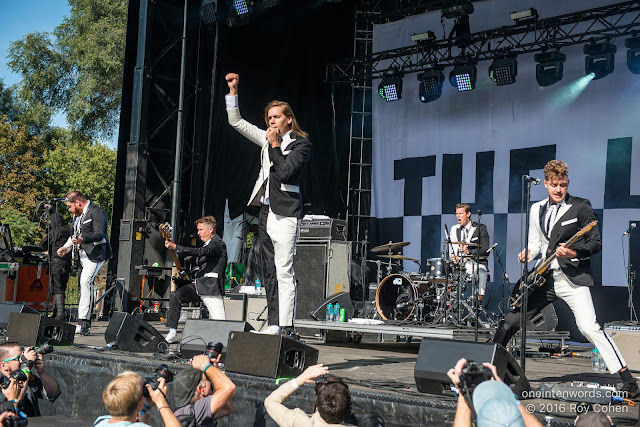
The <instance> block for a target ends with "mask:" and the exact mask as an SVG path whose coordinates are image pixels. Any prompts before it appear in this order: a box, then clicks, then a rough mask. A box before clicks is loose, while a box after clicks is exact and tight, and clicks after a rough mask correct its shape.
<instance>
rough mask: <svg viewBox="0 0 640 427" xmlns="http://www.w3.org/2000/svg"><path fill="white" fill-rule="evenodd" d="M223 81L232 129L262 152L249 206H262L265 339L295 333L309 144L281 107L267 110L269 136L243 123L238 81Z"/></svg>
mask: <svg viewBox="0 0 640 427" xmlns="http://www.w3.org/2000/svg"><path fill="white" fill-rule="evenodd" d="M225 78H226V80H227V84H228V86H229V94H228V95H227V96H226V98H225V102H226V106H227V116H228V119H229V124H230V125H231V126H232V127H233V128H234V129H235V130H237V131H238V132H239V133H240V134H242V135H243V136H244V137H246V138H247V139H249V140H250V141H251V142H253V143H254V144H256V145H258V146H259V147H260V173H259V174H258V179H257V180H256V182H255V185H254V187H253V191H252V192H251V197H250V198H249V202H248V204H249V205H256V206H260V231H259V237H258V238H259V242H260V247H261V249H262V264H263V269H264V270H263V271H264V273H263V274H264V277H263V278H262V279H263V282H264V284H265V289H266V293H267V306H268V310H269V327H268V328H266V329H265V330H264V331H262V333H266V334H271V335H275V334H278V333H279V332H280V330H281V329H284V331H285V332H286V333H291V332H292V328H293V319H294V305H295V297H296V283H295V278H294V272H293V252H294V248H295V244H296V239H297V235H298V230H299V226H300V218H301V217H302V195H301V194H300V181H301V179H302V172H303V170H304V167H305V165H306V164H307V162H308V161H309V158H310V156H311V142H310V141H309V139H308V138H307V134H306V133H305V132H304V131H303V130H302V129H300V126H299V125H298V122H297V121H296V117H295V116H294V114H293V111H292V110H291V107H290V106H289V104H287V103H286V102H283V101H271V102H270V103H268V104H267V106H266V107H265V109H264V121H265V123H266V126H267V130H263V129H261V128H259V127H257V126H255V125H253V124H251V123H249V122H247V121H246V120H244V119H243V118H242V116H241V115H240V109H239V108H238V86H239V82H240V76H238V74H235V73H230V74H227V75H226V77H225Z"/></svg>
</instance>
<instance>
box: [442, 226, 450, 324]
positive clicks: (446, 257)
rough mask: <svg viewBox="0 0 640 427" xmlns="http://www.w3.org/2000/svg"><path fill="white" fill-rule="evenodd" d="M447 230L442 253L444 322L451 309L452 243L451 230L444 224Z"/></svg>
mask: <svg viewBox="0 0 640 427" xmlns="http://www.w3.org/2000/svg"><path fill="white" fill-rule="evenodd" d="M444 231H445V239H444V250H443V253H442V268H443V269H445V268H446V270H445V273H444V322H443V323H447V320H448V319H449V313H448V311H449V309H448V308H447V301H449V260H450V258H449V243H451V239H449V232H448V231H447V224H445V225H444Z"/></svg>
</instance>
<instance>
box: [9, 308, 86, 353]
mask: <svg viewBox="0 0 640 427" xmlns="http://www.w3.org/2000/svg"><path fill="white" fill-rule="evenodd" d="M75 332H76V327H75V326H74V325H72V324H70V323H67V322H63V321H61V320H56V319H53V318H50V317H43V316H40V314H33V313H11V314H10V316H9V326H8V327H7V342H17V343H18V344H20V345H21V346H24V347H37V346H39V345H41V344H42V343H44V342H46V341H49V344H51V345H57V346H67V345H72V344H73V339H74V337H75Z"/></svg>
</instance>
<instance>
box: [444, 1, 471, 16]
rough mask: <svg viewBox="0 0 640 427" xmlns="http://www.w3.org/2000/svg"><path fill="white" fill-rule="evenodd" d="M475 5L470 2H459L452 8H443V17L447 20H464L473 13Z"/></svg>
mask: <svg viewBox="0 0 640 427" xmlns="http://www.w3.org/2000/svg"><path fill="white" fill-rule="evenodd" d="M473 10H474V9H473V3H471V2H470V1H458V2H456V4H453V5H452V6H447V7H444V8H442V16H444V17H445V18H447V19H455V18H462V17H464V16H469V15H471V14H472V13H473Z"/></svg>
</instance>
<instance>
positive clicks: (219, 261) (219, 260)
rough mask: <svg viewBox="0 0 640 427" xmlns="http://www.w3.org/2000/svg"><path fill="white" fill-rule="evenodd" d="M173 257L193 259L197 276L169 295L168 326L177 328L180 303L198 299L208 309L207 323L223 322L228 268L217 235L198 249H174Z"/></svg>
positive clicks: (225, 250)
mask: <svg viewBox="0 0 640 427" xmlns="http://www.w3.org/2000/svg"><path fill="white" fill-rule="evenodd" d="M176 253H178V254H184V255H189V256H192V257H194V262H195V265H196V266H197V267H198V272H197V273H196V275H195V278H194V280H193V282H191V283H189V284H187V285H184V286H182V287H181V288H179V289H177V290H176V291H175V292H173V293H172V294H171V303H170V305H169V314H168V316H167V326H168V327H169V328H177V327H178V320H179V317H180V306H181V304H182V303H183V302H189V301H192V302H195V301H199V300H200V299H202V302H204V304H205V305H206V306H207V310H208V311H209V318H210V319H216V320H225V319H226V317H225V313H224V304H223V301H222V297H223V296H224V273H225V269H226V267H227V246H226V245H225V243H224V241H223V240H222V239H221V238H220V236H218V235H217V234H216V235H214V236H213V237H211V239H209V241H207V242H206V243H205V244H204V245H203V246H202V247H199V248H191V247H188V246H180V245H176Z"/></svg>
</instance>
